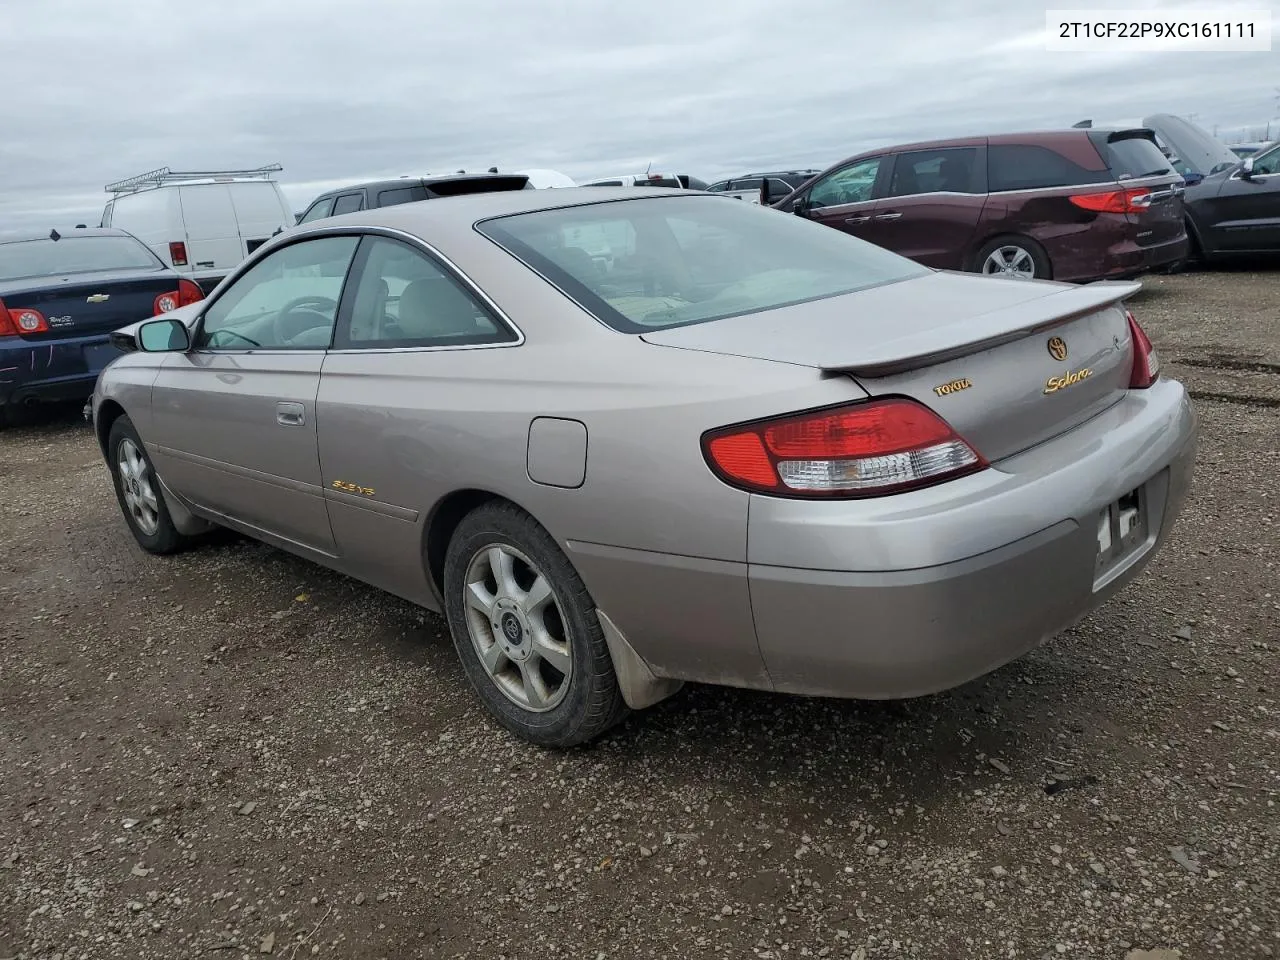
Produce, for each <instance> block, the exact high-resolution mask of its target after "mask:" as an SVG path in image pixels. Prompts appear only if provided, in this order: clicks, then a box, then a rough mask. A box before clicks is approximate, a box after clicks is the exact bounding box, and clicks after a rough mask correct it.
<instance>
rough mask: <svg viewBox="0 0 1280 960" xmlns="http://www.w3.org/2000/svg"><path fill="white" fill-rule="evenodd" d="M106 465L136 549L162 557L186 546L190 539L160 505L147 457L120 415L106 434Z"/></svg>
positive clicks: (157, 484)
mask: <svg viewBox="0 0 1280 960" xmlns="http://www.w3.org/2000/svg"><path fill="white" fill-rule="evenodd" d="M107 464H108V466H109V467H110V469H111V479H112V481H113V482H114V485H115V488H116V500H117V501H118V502H119V504H120V512H121V513H123V514H124V519H125V523H127V524H128V525H129V531H130V532H131V533H132V534H133V537H134V539H135V540H137V541H138V546H140V547H142V549H143V550H146V551H147V552H148V553H154V554H157V555H164V554H170V553H177V552H178V551H179V550H182V549H184V548H186V547H188V546H189V545H190V544H191V542H192V539H193V538H191V537H188V536H185V535H184V534H181V533H179V532H178V528H177V527H175V526H174V524H173V518H172V517H170V516H169V507H168V505H167V504H165V502H164V494H163V493H162V492H161V490H160V481H159V479H158V478H157V476H156V472H155V467H154V466H152V464H151V457H149V456H148V455H147V450H146V447H145V446H144V445H143V443H142V438H141V437H139V436H138V431H137V430H135V429H134V426H133V423H132V421H130V420H129V418H128V417H127V416H124V415H121V416H119V417H117V418H116V420H115V422H113V423H112V424H111V431H110V432H109V433H108V434H107Z"/></svg>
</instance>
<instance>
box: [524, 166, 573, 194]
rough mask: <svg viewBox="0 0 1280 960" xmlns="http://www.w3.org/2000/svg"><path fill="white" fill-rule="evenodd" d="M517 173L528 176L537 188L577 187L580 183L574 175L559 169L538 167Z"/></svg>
mask: <svg viewBox="0 0 1280 960" xmlns="http://www.w3.org/2000/svg"><path fill="white" fill-rule="evenodd" d="M516 173H520V174H523V175H524V176H526V177H528V178H529V183H531V184H532V185H533V187H534V189H536V190H548V189H552V188H559V187H576V186H577V185H578V184H577V183H576V182H575V181H574V179H573V177H571V176H569V175H568V174H566V173H561V172H560V171H559V170H546V169H541V168H537V169H531V170H517V171H516Z"/></svg>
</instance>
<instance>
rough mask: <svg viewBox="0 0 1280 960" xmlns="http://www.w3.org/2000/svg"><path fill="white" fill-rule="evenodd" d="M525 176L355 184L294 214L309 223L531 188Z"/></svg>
mask: <svg viewBox="0 0 1280 960" xmlns="http://www.w3.org/2000/svg"><path fill="white" fill-rule="evenodd" d="M532 189H534V187H533V184H531V183H530V182H529V178H528V177H527V176H525V175H524V174H519V173H498V172H497V171H496V170H490V171H489V172H488V173H457V174H453V175H450V176H439V177H399V178H398V179H395V180H375V181H373V182H372V183H357V184H353V185H351V186H349V187H340V188H339V189H337V190H330V191H329V192H328V193H322V194H320V196H318V197H316V198H315V199H314V200H312V201H311V206H309V207H307V209H306V212H304V213H303V214H302V215H301V216H299V217H298V223H309V222H310V221H312V220H319V219H321V218H323V217H336V216H338V215H339V214H341V213H355V212H356V211H357V210H372V209H374V208H375V207H390V206H392V205H394V204H397V203H414V202H415V201H418V200H432V199H434V198H436V197H457V196H461V195H463V194H467V193H489V192H491V191H494V190H532Z"/></svg>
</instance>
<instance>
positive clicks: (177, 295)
mask: <svg viewBox="0 0 1280 960" xmlns="http://www.w3.org/2000/svg"><path fill="white" fill-rule="evenodd" d="M203 299H204V291H203V290H201V289H200V287H199V286H198V285H197V284H196V283H194V282H193V281H191V280H187V279H185V278H183V279H181V280H179V281H178V289H177V290H174V291H172V292H170V293H162V294H160V296H158V297H156V299H155V302H154V303H153V304H152V305H151V310H152V313H153V314H154V315H155V316H157V317H158V316H159V315H160V314H162V313H168V312H170V311H171V310H177V309H178V308H179V307H189V306H190V305H191V304H193V303H199V302H200V301H201V300H203Z"/></svg>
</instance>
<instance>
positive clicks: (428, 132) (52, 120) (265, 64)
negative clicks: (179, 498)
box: [0, 0, 1280, 229]
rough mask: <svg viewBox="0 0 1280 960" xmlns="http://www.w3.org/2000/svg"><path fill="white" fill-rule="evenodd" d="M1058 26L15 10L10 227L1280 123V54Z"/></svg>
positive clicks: (659, 5) (556, 12) (815, 7)
mask: <svg viewBox="0 0 1280 960" xmlns="http://www.w3.org/2000/svg"><path fill="white" fill-rule="evenodd" d="M1072 5H1073V4H1072V3H1070V0H1056V2H1053V3H1050V4H1048V5H1047V6H1050V7H1053V8H1058V7H1068V6H1072ZM1107 5H1108V4H1107V3H1106V0H1093V2H1091V3H1090V2H1077V3H1075V4H1074V6H1080V7H1085V6H1089V7H1095V8H1096V7H1103V6H1107ZM1110 5H1111V6H1115V7H1118V8H1121V7H1122V8H1125V9H1135V8H1155V9H1161V10H1173V9H1186V8H1190V9H1195V10H1199V11H1204V10H1206V9H1223V10H1225V9H1228V8H1229V4H1228V3H1225V2H1222V0H1199V2H1198V3H1195V4H1192V5H1188V4H1180V3H1165V2H1152V0H1146V2H1144V0H1127V2H1123V3H1120V2H1113V3H1112V4H1110ZM1244 6H1245V7H1247V8H1253V9H1259V8H1265V9H1271V10H1272V20H1273V29H1275V28H1276V27H1280V14H1278V13H1277V11H1276V10H1275V0H1254V2H1251V3H1245V4H1244ZM1045 8H1046V4H1043V3H1036V2H1028V0H1022V2H1013V3H1011V2H1009V0H958V2H955V0H953V2H950V3H940V4H935V3H929V2H925V0H893V2H888V3H886V2H880V0H806V2H805V3H802V4H798V5H797V4H794V3H785V2H782V0H768V2H766V0H733V2H732V3H730V2H728V0H720V2H709V0H630V2H626V0H623V2H617V0H451V2H442V0H416V2H414V0H359V2H356V0H216V2H203V3H182V2H174V0H115V2H107V0H0V36H3V37H4V38H5V40H6V43H5V55H4V59H3V72H4V75H5V78H6V79H5V80H4V82H3V83H2V84H0V229H4V228H6V227H26V226H33V225H34V226H43V225H44V224H46V223H48V224H51V225H52V224H59V225H61V224H74V223H75V222H77V221H78V222H89V223H91V224H96V223H97V220H98V217H99V216H100V214H101V210H102V206H103V203H104V202H105V200H106V195H105V194H104V193H103V190H102V187H103V185H104V184H105V183H107V182H108V181H110V180H116V179H120V178H123V177H127V176H130V175H133V174H137V173H142V172H144V171H146V170H150V169H153V168H155V167H159V166H164V165H168V166H170V167H172V168H174V169H191V168H195V169H209V168H228V167H250V166H257V165H260V164H264V163H271V162H276V161H278V162H280V163H282V164H283V165H284V172H283V173H282V174H280V179H281V182H282V183H283V185H284V186H285V190H286V193H287V194H288V196H289V199H290V201H291V202H292V203H293V205H294V209H295V210H301V209H302V208H303V207H305V205H306V203H307V202H308V200H309V199H310V198H311V197H312V196H313V195H314V194H315V193H317V192H319V191H320V190H321V189H323V188H326V187H327V186H329V185H332V184H334V183H335V182H338V183H340V182H345V181H348V180H359V179H363V178H368V177H373V176H380V175H391V176H398V175H400V174H405V173H413V172H426V171H444V170H455V169H460V168H465V169H467V170H473V169H477V170H482V169H484V168H486V167H488V166H490V165H494V164H496V165H497V166H498V167H499V168H500V169H519V168H521V167H548V168H552V169H556V170H560V171H562V172H564V173H567V174H569V175H570V176H572V177H574V178H575V179H584V178H588V177H592V176H602V175H606V174H616V173H627V172H638V171H642V170H643V169H644V168H645V167H646V166H648V165H649V164H650V163H652V164H653V166H654V169H655V170H657V169H662V170H666V171H668V172H677V173H685V172H687V173H692V174H694V175H695V176H700V177H703V178H705V179H707V180H712V179H715V178H717V177H720V176H725V175H730V174H733V173H736V172H743V171H746V170H749V169H751V168H757V169H758V168H771V167H778V166H782V167H792V166H814V167H823V166H825V165H827V164H829V163H831V162H834V161H835V160H838V159H840V158H841V157H844V156H847V155H849V154H852V153H855V152H857V151H859V150H861V149H864V148H867V147H870V146H875V145H878V144H883V143H892V142H898V141H907V140H918V139H926V138H932V137H941V136H950V135H958V134H966V133H986V132H995V131H1000V130H1013V129H1019V128H1043V127H1054V126H1069V125H1070V124H1071V123H1074V122H1075V121H1077V120H1080V119H1083V118H1085V117H1093V118H1095V120H1098V121H1125V120H1137V119H1139V118H1141V117H1142V116H1144V115H1146V114H1149V113H1156V112H1169V113H1178V114H1182V115H1184V116H1187V115H1194V116H1195V118H1196V120H1197V122H1199V123H1200V124H1202V125H1204V126H1206V127H1208V128H1210V129H1212V127H1213V125H1214V124H1217V125H1219V126H1220V127H1221V128H1222V130H1221V132H1222V134H1224V135H1226V134H1228V130H1229V128H1233V127H1235V128H1238V127H1241V126H1243V125H1249V124H1258V123H1262V124H1265V122H1266V121H1267V119H1268V118H1273V117H1277V116H1278V115H1280V105H1278V100H1277V97H1278V95H1280V91H1278V90H1277V88H1278V87H1280V44H1277V45H1276V48H1275V49H1274V50H1273V51H1272V52H1270V53H1232V54H1213V53H1148V54H1134V53H1105V54H1103V53H1089V54H1086V53H1062V52H1054V53H1050V52H1047V51H1046V50H1045V49H1044V45H1043V43H1044V39H1043V31H1044V21H1045V17H1044V11H1045ZM1273 126H1274V128H1275V129H1274V130H1273V134H1274V133H1275V132H1276V130H1280V123H1278V124H1275V125H1273Z"/></svg>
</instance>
